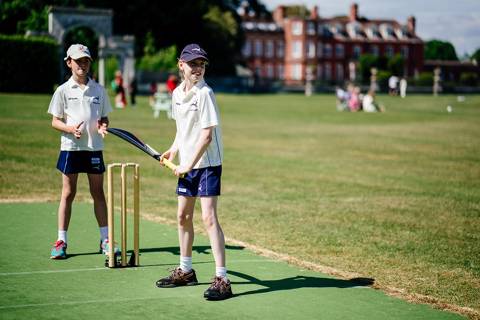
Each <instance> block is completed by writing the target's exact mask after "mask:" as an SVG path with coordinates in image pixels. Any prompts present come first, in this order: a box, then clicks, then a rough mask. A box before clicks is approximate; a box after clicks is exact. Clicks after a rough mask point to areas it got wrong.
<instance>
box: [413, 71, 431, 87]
mask: <svg viewBox="0 0 480 320" xmlns="http://www.w3.org/2000/svg"><path fill="white" fill-rule="evenodd" d="M415 85H417V86H433V73H432V72H421V73H420V74H419V75H418V78H417V79H415Z"/></svg>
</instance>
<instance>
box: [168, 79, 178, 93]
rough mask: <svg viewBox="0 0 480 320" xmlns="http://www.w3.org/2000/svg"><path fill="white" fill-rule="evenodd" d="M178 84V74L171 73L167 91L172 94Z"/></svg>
mask: <svg viewBox="0 0 480 320" xmlns="http://www.w3.org/2000/svg"><path fill="white" fill-rule="evenodd" d="M177 85H178V78H177V76H176V75H174V74H171V75H169V76H168V79H167V91H168V94H169V95H170V96H171V95H172V94H173V90H175V88H176V87H177Z"/></svg>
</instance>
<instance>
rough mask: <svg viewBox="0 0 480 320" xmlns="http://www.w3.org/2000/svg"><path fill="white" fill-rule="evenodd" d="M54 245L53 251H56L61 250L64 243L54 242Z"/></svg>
mask: <svg viewBox="0 0 480 320" xmlns="http://www.w3.org/2000/svg"><path fill="white" fill-rule="evenodd" d="M54 245H55V249H56V250H58V249H60V248H62V247H63V246H64V245H65V242H63V241H57V242H55V244H54Z"/></svg>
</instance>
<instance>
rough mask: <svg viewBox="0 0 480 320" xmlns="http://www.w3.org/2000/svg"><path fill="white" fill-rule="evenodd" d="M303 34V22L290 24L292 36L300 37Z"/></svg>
mask: <svg viewBox="0 0 480 320" xmlns="http://www.w3.org/2000/svg"><path fill="white" fill-rule="evenodd" d="M302 34H303V22H302V21H293V22H292V35H294V36H301V35H302Z"/></svg>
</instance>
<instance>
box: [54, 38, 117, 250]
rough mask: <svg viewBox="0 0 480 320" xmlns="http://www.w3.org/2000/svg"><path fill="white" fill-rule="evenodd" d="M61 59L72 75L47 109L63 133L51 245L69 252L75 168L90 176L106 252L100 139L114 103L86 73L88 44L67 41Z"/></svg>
mask: <svg viewBox="0 0 480 320" xmlns="http://www.w3.org/2000/svg"><path fill="white" fill-rule="evenodd" d="M65 61H66V63H67V66H68V67H69V68H70V70H71V74H72V76H71V77H70V79H68V81H67V82H65V83H64V84H62V85H61V86H59V87H58V88H57V90H55V93H54V94H53V97H52V100H51V102H50V106H49V108H48V113H50V114H51V115H52V127H53V128H55V129H57V130H58V131H60V132H61V133H62V137H61V146H60V155H59V157H58V162H57V169H58V170H59V171H60V172H61V173H62V196H61V198H60V205H59V207H58V238H57V241H56V242H55V244H54V246H53V248H52V250H51V258H52V259H65V258H66V257H67V243H68V241H67V230H68V226H69V224H70V217H71V214H72V203H73V200H74V198H75V193H76V190H77V180H78V174H79V173H86V174H87V177H88V183H89V186H90V194H91V195H92V198H93V207H94V212H95V217H96V218H97V223H98V226H99V228H100V251H103V253H104V254H107V253H108V246H109V243H108V225H107V206H106V202H105V194H104V191H103V173H104V171H105V165H104V162H103V153H102V150H103V138H104V137H105V135H106V134H107V127H108V117H107V115H108V113H109V112H111V111H112V107H111V106H110V101H109V100H108V95H107V94H106V92H105V89H104V88H103V87H102V86H101V85H99V84H98V83H96V82H95V81H94V80H92V79H90V78H89V77H88V72H89V70H90V66H91V63H92V58H91V56H90V51H89V50H88V48H87V47H86V46H84V45H81V44H73V45H71V46H70V48H69V49H68V51H67V57H66V58H65ZM117 250H118V249H116V251H117Z"/></svg>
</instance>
